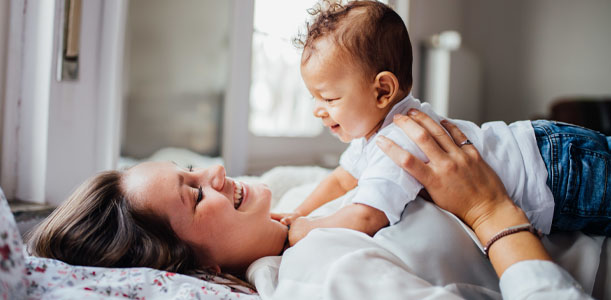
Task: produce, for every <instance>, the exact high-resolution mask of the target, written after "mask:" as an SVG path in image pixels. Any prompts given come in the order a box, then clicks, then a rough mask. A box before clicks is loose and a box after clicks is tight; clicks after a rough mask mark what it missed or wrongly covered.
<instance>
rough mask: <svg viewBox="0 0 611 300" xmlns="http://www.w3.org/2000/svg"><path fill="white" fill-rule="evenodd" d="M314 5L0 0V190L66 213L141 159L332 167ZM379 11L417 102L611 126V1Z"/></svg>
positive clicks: (257, 167) (416, 2)
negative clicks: (305, 79)
mask: <svg viewBox="0 0 611 300" xmlns="http://www.w3.org/2000/svg"><path fill="white" fill-rule="evenodd" d="M315 3H316V1H315V0H299V1H281V0H232V1H216V0H181V1H169V0H130V1H120V0H106V1H81V0H48V1H42V0H40V1H19V0H5V1H0V100H1V101H2V106H1V110H0V116H1V117H2V120H1V122H0V134H1V138H2V148H1V149H0V154H1V157H2V159H1V161H0V169H1V173H0V186H1V187H2V188H3V190H4V191H5V193H6V194H7V196H8V198H9V199H19V200H25V201H33V202H39V203H49V204H58V203H61V201H63V200H64V199H65V198H66V197H67V195H69V193H70V191H71V190H72V189H74V187H75V186H77V185H78V184H79V183H81V182H82V181H83V180H84V179H85V178H87V177H89V176H91V175H92V174H94V173H95V172H98V171H101V170H105V169H112V168H125V167H129V166H130V165H133V164H135V163H137V162H139V161H143V160H174V161H176V162H177V163H178V164H179V165H183V166H187V165H188V164H193V165H195V166H206V165H210V164H217V163H220V164H224V165H225V166H226V168H227V172H228V174H230V175H232V176H238V175H258V174H261V173H262V172H265V171H267V170H269V169H271V168H273V167H274V166H279V165H319V166H323V167H327V168H333V167H335V166H336V165H337V163H338V159H339V155H340V154H341V153H342V151H343V150H344V149H345V148H346V146H347V145H346V144H343V143H341V142H339V141H338V140H337V139H336V138H334V137H333V136H331V135H330V134H329V133H328V132H327V131H326V130H323V128H322V126H321V124H320V121H319V120H316V119H315V118H314V117H313V116H312V113H311V110H312V105H313V101H312V100H311V97H310V95H309V94H308V92H307V90H306V89H305V86H304V85H303V83H302V81H301V78H300V74H299V57H300V51H299V49H297V48H295V47H294V46H293V44H292V39H293V38H294V37H295V36H296V34H297V33H298V32H299V30H300V28H301V30H302V31H303V25H304V24H305V21H306V20H307V18H308V14H307V9H308V8H309V7H312V6H313V5H314V4H315ZM386 3H388V4H389V5H391V6H392V7H393V8H394V9H395V10H396V11H397V12H398V13H399V15H400V16H401V17H402V18H403V19H404V21H405V23H406V25H407V27H408V31H409V34H410V38H411V41H412V46H413V50H414V66H413V75H414V88H413V91H412V92H413V94H414V96H415V97H416V98H419V99H421V100H423V101H429V102H430V103H431V104H432V105H433V106H434V107H435V108H436V109H437V111H438V112H440V113H441V114H444V115H446V116H448V117H450V118H459V119H468V120H471V121H473V122H475V123H482V122H486V121H492V120H502V121H505V122H512V121H516V120H522V119H533V118H556V119H559V118H560V117H558V116H564V117H566V118H569V119H570V118H575V119H574V120H576V121H575V122H578V121H579V120H581V121H584V122H588V121H592V120H597V121H596V122H594V123H593V124H594V125H593V126H599V128H597V129H600V130H605V129H608V128H609V127H610V126H611V123H610V122H611V121H610V119H609V116H611V113H610V111H611V109H610V108H609V105H608V101H609V100H611V1H608V0H586V1H571V0H535V1H527V0H518V1H516V0H495V1H488V0H451V1H450V0H409V1H408V0H394V1H393V0H388V1H386ZM566 103H568V105H569V106H568V108H566V105H567V104H566ZM575 103H578V104H575ZM581 103H585V104H581ZM558 105H565V106H564V108H563V109H562V110H558V109H556V108H557V107H558ZM561 108H562V107H561ZM555 109H556V110H555ZM554 111H555V113H554ZM567 112H568V113H567ZM571 120H573V119H571Z"/></svg>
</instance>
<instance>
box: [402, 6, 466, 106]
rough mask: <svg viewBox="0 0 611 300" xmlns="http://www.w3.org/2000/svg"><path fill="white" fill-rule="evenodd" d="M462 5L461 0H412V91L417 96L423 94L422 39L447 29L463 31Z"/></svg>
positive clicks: (410, 27)
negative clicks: (421, 85)
mask: <svg viewBox="0 0 611 300" xmlns="http://www.w3.org/2000/svg"><path fill="white" fill-rule="evenodd" d="M462 6H463V3H462V2H461V1H447V0H410V2H409V21H408V23H409V24H408V32H409V38H410V40H411V43H412V51H413V54H414V64H413V66H412V75H413V77H414V87H413V89H412V92H413V93H414V96H415V97H416V98H419V97H421V96H422V95H421V91H420V89H421V87H420V84H421V79H420V73H421V64H420V62H421V61H420V60H421V57H422V49H421V45H422V41H424V40H425V39H426V38H428V37H429V36H431V35H433V34H436V33H439V32H442V31H446V30H456V31H459V32H462V29H463V27H462V26H463V15H462V9H463V8H462Z"/></svg>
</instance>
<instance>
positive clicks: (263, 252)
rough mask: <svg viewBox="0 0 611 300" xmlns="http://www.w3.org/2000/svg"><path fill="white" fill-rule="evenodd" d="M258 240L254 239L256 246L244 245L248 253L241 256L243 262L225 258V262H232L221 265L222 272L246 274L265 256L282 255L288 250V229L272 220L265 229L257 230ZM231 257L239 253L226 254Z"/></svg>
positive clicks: (233, 258)
mask: <svg viewBox="0 0 611 300" xmlns="http://www.w3.org/2000/svg"><path fill="white" fill-rule="evenodd" d="M257 232H258V234H257V236H258V237H257V238H256V239H254V241H256V244H253V245H244V244H242V246H244V247H245V249H243V250H244V251H245V252H246V253H242V254H241V255H240V256H242V257H243V260H242V261H236V260H235V257H225V258H224V259H223V260H224V261H229V262H231V263H230V264H224V265H223V264H221V270H222V271H223V272H229V273H231V274H244V273H245V272H246V269H247V268H248V266H250V264H252V263H253V262H254V261H255V260H257V259H259V258H261V257H265V256H275V255H282V253H283V252H284V250H285V249H286V248H287V246H288V243H286V241H287V238H288V227H287V226H286V225H283V224H282V223H280V222H278V221H275V220H271V219H270V223H268V225H267V226H265V228H264V229H260V230H257ZM226 254H227V255H229V256H233V255H235V254H238V253H232V254H230V253H226Z"/></svg>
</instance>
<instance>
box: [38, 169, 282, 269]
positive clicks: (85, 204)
mask: <svg viewBox="0 0 611 300" xmlns="http://www.w3.org/2000/svg"><path fill="white" fill-rule="evenodd" d="M270 199H271V194H270V191H269V189H268V188H267V187H266V186H264V185H262V184H259V185H246V184H240V183H238V182H236V181H234V180H232V179H231V178H227V177H225V170H224V169H223V167H221V166H217V167H212V168H209V169H192V168H189V169H183V168H181V167H179V166H177V165H175V164H173V163H161V162H147V163H142V164H139V165H137V166H135V167H132V168H130V169H129V170H126V171H107V172H104V173H101V174H99V175H97V176H95V177H93V178H92V179H90V180H88V181H86V182H85V183H83V184H82V185H81V186H80V187H79V188H78V189H77V190H76V191H75V192H74V193H73V194H72V196H70V198H69V199H68V200H67V201H66V202H64V203H63V204H62V205H61V206H59V207H58V208H57V209H56V210H55V211H54V212H53V213H52V214H51V215H50V216H49V217H48V218H47V219H46V220H45V221H43V223H42V224H41V226H39V227H38V228H37V229H36V230H35V231H34V232H33V233H32V234H31V236H30V238H29V239H28V240H29V241H30V242H29V249H30V251H31V252H32V254H33V255H37V256H43V257H50V258H55V259H59V260H62V261H65V262H67V263H70V264H75V265H91V266H101V267H137V266H142V267H151V268H156V269H163V270H168V271H174V272H181V273H188V272H191V271H194V270H198V269H211V270H213V271H216V272H220V270H221V269H222V270H223V271H224V272H231V273H237V274H241V273H243V271H244V270H245V268H246V267H248V265H249V264H250V263H251V262H252V261H254V260H255V259H257V258H259V257H262V256H268V255H278V254H279V253H281V252H282V250H283V247H284V243H285V241H286V236H287V227H286V226H284V225H282V224H280V223H279V222H277V221H274V220H271V219H270V217H269V208H270ZM262 241H263V242H262Z"/></svg>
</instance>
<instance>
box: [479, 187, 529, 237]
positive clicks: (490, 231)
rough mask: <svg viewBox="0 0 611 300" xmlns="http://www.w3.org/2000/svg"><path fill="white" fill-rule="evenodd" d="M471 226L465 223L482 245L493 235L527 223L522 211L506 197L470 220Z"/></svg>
mask: <svg viewBox="0 0 611 300" xmlns="http://www.w3.org/2000/svg"><path fill="white" fill-rule="evenodd" d="M472 220H473V221H471V224H469V223H467V224H468V225H469V226H471V228H473V231H474V232H475V234H476V235H477V237H478V238H479V240H480V242H482V244H484V245H485V244H486V243H487V242H488V241H489V240H490V239H491V238H492V237H493V236H494V235H496V234H497V233H499V232H500V231H502V230H504V229H506V228H508V227H511V226H516V225H520V224H524V223H529V221H528V218H527V217H526V215H525V214H524V211H523V210H522V209H521V208H519V207H518V206H517V205H515V204H514V203H513V201H511V199H509V197H507V199H505V200H502V201H497V202H496V203H495V204H494V206H492V207H490V208H488V209H487V210H484V212H483V213H481V214H480V215H479V216H477V217H474V218H472Z"/></svg>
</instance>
